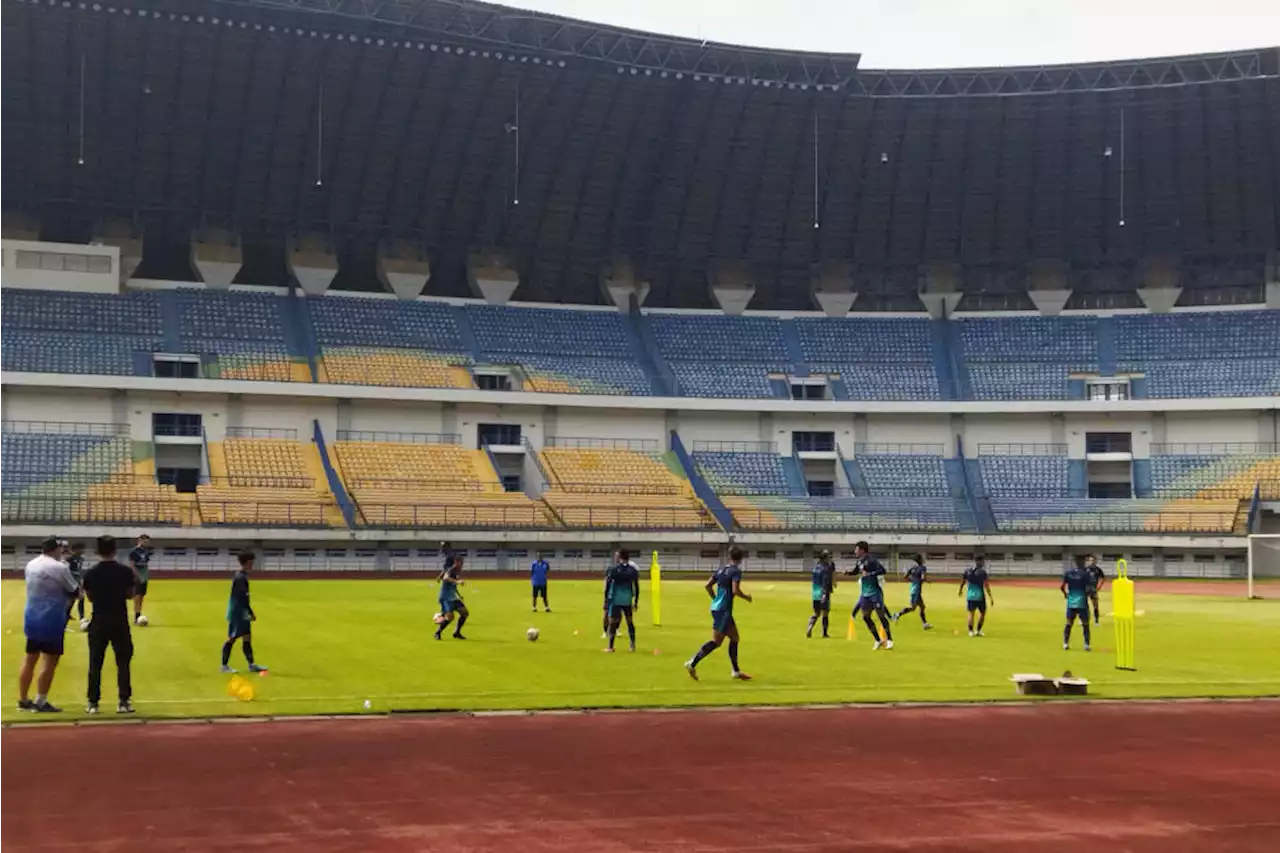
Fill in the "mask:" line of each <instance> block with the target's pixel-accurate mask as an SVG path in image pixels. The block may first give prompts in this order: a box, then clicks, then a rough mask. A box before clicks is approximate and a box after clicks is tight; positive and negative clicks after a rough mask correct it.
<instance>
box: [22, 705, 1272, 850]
mask: <svg viewBox="0 0 1280 853" xmlns="http://www.w3.org/2000/svg"><path fill="white" fill-rule="evenodd" d="M3 749H4V774H3V785H2V789H3V803H2V811H3V841H4V849H5V850H6V851H20V850H39V851H59V850H69V851H130V853H132V852H133V851H139V850H165V851H222V850H227V851H237V853H242V851H258V850H280V851H286V853H292V851H314V853H329V851H352V853H357V851H358V853H369V851H389V850H442V851H449V853H466V851H502V853H526V851H528V852H529V853H535V852H536V851H575V852H576V851H581V853H603V851H653V853H673V852H674V851H693V853H712V851H722V850H723V851H779V852H780V853H788V852H790V853H800V851H804V853H820V851H858V850H867V851H870V850H896V849H902V850H906V849H912V850H929V851H951V850H974V851H978V850H981V851H986V853H1000V851H1010V853H1012V851H1026V850H1054V851H1056V850H1062V851H1071V853H1080V851H1082V850H1106V851H1135V853H1146V851H1158V853H1196V851H1221V850H1231V851H1237V850H1239V851H1266V853H1275V851H1277V850H1280V805H1277V804H1278V803H1280V703H1277V702H1266V701H1261V702H1231V703H1182V704H1155V703H1127V704H1114V705H1112V704H1089V705H1084V704H1066V703H1063V704H1059V705H1052V706H1050V705H1045V704H1037V705H1030V704H1028V705H1026V706H1021V707H1009V706H970V707H959V708H957V707H944V708H852V709H833V710H817V709H813V710H803V709H792V710H755V711H741V710H738V711H729V710H726V711H694V712H671V713H609V714H577V715H542V716H518V717H483V718H476V717H465V716H456V717H434V718H429V717H420V718H397V719H348V720H298V721H291V722H246V723H221V724H205V723H199V724H184V725H178V724H152V725H145V726H79V727H56V728H21V727H14V728H10V729H9V730H7V731H6V732H5V733H4V745H3Z"/></svg>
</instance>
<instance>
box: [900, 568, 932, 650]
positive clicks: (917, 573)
mask: <svg viewBox="0 0 1280 853" xmlns="http://www.w3.org/2000/svg"><path fill="white" fill-rule="evenodd" d="M911 562H912V563H913V564H914V565H912V566H911V567H910V568H909V569H907V570H906V571H905V572H904V573H903V577H905V578H906V579H907V583H908V584H910V587H909V589H910V590H911V602H910V603H909V604H908V605H907V606H906V607H904V608H902V609H901V610H899V611H898V612H897V613H895V614H893V621H894V622H897V621H898V620H899V619H901V618H902V617H903V616H905V615H907V614H908V613H910V612H911V611H912V610H915V609H916V608H919V609H920V622H921V623H922V624H923V625H924V629H925V630H926V631H928V630H929V629H931V628H932V627H933V626H932V625H930V624H929V619H928V618H927V617H926V616H925V613H924V585H925V584H926V583H928V582H929V567H928V566H926V565H925V564H924V557H923V556H922V555H920V554H912V555H911Z"/></svg>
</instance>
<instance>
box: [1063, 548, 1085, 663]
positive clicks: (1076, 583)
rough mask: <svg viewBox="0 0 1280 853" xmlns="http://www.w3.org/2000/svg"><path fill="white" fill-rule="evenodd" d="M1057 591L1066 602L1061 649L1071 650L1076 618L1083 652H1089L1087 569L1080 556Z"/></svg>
mask: <svg viewBox="0 0 1280 853" xmlns="http://www.w3.org/2000/svg"><path fill="white" fill-rule="evenodd" d="M1058 589H1060V590H1061V591H1062V597H1063V598H1065V599H1066V600H1067V624H1066V625H1065V626H1063V628H1062V648H1063V650H1064V651H1065V650H1067V649H1069V648H1071V626H1072V625H1073V624H1074V623H1075V620H1076V618H1077V617H1079V619H1080V629H1081V630H1082V631H1084V650H1085V651H1086V652H1087V651H1089V650H1090V649H1089V640H1090V637H1089V567H1088V566H1087V565H1086V564H1085V558H1084V556H1083V555H1081V554H1077V555H1076V564H1075V565H1074V566H1072V567H1071V568H1069V569H1067V570H1066V571H1065V572H1064V573H1063V575H1062V584H1061V585H1059V587H1058Z"/></svg>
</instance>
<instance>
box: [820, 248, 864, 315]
mask: <svg viewBox="0 0 1280 853" xmlns="http://www.w3.org/2000/svg"><path fill="white" fill-rule="evenodd" d="M809 292H810V294H811V295H812V296H813V301H814V302H815V303H817V305H818V307H819V308H821V309H822V310H823V311H824V312H826V315H827V316H828V317H844V316H845V315H847V314H848V313H849V309H850V308H852V307H853V303H854V301H855V300H857V298H858V294H857V291H855V290H854V289H853V265H852V264H850V263H849V262H848V261H823V262H822V263H820V264H817V265H815V266H814V269H813V275H812V276H811V278H810V281H809Z"/></svg>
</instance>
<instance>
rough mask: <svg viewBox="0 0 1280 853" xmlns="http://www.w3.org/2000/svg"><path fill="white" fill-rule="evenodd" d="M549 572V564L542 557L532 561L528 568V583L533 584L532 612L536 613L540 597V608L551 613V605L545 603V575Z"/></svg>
mask: <svg viewBox="0 0 1280 853" xmlns="http://www.w3.org/2000/svg"><path fill="white" fill-rule="evenodd" d="M550 571H551V564H550V563H548V562H547V561H546V559H545V558H544V557H542V556H539V557H538V559H536V560H534V561H533V565H531V566H529V582H530V583H531V584H533V612H534V613H537V612H538V596H539V595H541V596H542V608H543V609H544V610H546V611H547V612H548V613H550V612H551V605H550V604H548V603H547V574H548V573H549V572H550Z"/></svg>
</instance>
